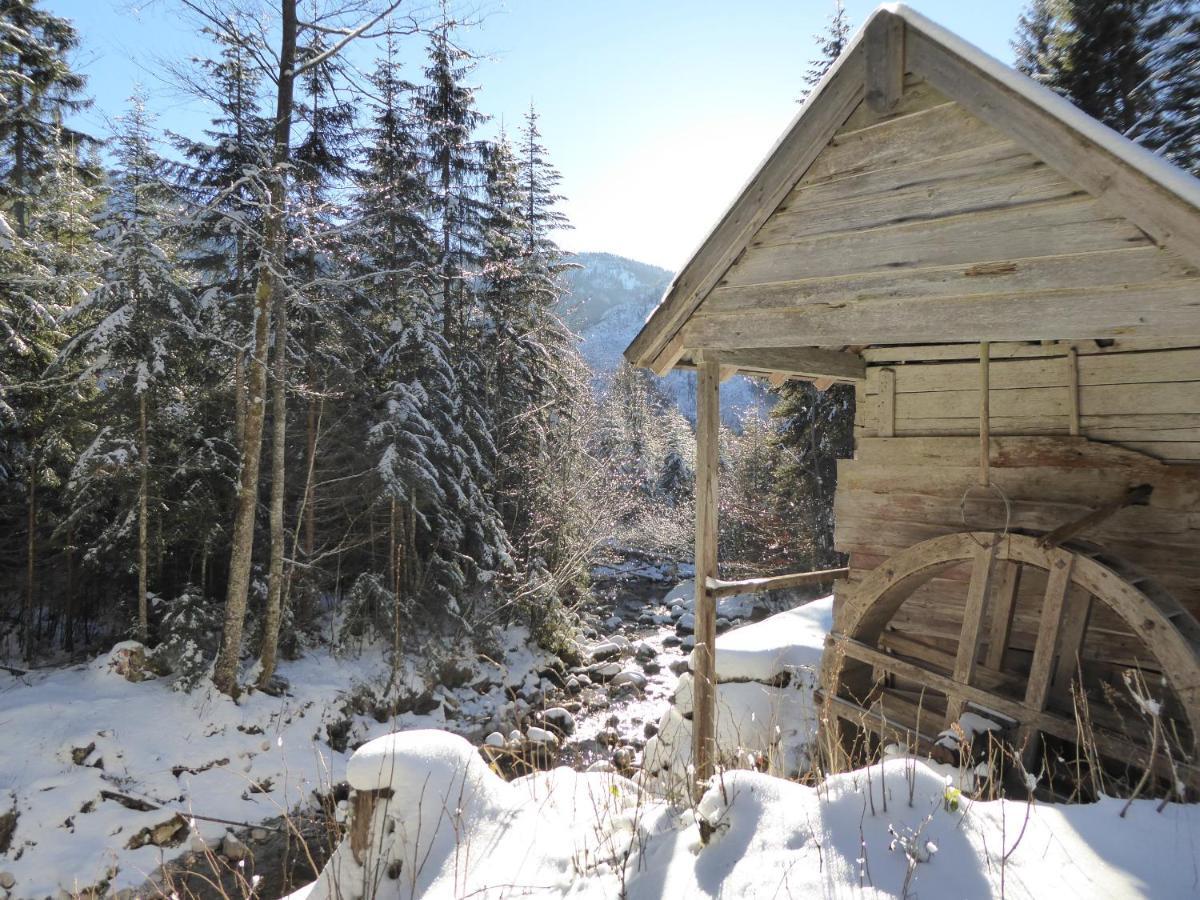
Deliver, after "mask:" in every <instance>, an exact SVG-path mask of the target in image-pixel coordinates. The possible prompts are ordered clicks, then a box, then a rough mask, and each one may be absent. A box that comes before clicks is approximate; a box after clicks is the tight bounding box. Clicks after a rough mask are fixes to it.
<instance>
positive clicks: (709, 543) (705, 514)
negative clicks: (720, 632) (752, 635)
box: [692, 356, 721, 790]
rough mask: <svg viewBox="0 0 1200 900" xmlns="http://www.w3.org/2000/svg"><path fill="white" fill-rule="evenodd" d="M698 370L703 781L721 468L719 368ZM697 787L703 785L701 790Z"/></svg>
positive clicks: (711, 720) (707, 365) (712, 756)
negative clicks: (711, 586)
mask: <svg viewBox="0 0 1200 900" xmlns="http://www.w3.org/2000/svg"><path fill="white" fill-rule="evenodd" d="M697 362H698V366H697V374H696V625H695V629H696V648H695V656H694V666H693V686H694V704H693V728H692V759H693V760H694V761H695V765H696V781H697V782H698V783H699V784H704V783H706V782H707V781H708V779H709V778H710V777H711V776H712V774H713V772H714V766H715V763H716V703H715V699H716V698H715V690H716V658H715V649H716V648H715V640H716V602H715V600H714V598H713V595H712V592H711V591H709V590H708V588H707V586H706V584H707V580H708V579H709V578H716V577H717V528H718V522H717V508H718V507H717V502H718V497H717V471H718V463H719V460H718V443H717V442H718V440H719V437H720V424H721V421H720V385H721V367H720V364H719V363H718V362H716V361H713V360H707V359H704V358H703V356H702V357H701V359H700V360H698V361H697ZM697 790H699V789H697Z"/></svg>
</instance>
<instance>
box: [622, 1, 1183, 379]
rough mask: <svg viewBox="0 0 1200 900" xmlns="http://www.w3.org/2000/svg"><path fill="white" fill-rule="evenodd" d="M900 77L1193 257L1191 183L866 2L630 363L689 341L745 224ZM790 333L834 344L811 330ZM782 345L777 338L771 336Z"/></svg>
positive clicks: (675, 285) (743, 239)
mask: <svg viewBox="0 0 1200 900" xmlns="http://www.w3.org/2000/svg"><path fill="white" fill-rule="evenodd" d="M906 75H907V76H908V77H909V78H917V79H919V80H921V81H923V82H925V83H927V84H928V85H930V86H931V89H933V90H936V92H937V93H938V95H939V96H941V97H943V98H944V99H948V100H950V101H953V102H954V103H957V104H958V105H959V106H960V107H961V108H962V109H963V110H965V111H966V112H967V113H969V114H971V115H972V116H974V117H977V118H978V119H979V120H982V122H983V123H986V126H987V127H989V128H991V129H995V130H996V131H997V132H1000V133H1001V134H1002V135H1004V136H1005V137H1006V138H1007V139H1011V140H1012V141H1013V142H1014V143H1016V144H1018V145H1020V147H1021V149H1022V150H1023V151H1027V152H1028V153H1029V154H1031V155H1032V156H1033V157H1037V158H1038V159H1040V160H1041V161H1043V162H1044V163H1045V164H1046V165H1047V166H1048V167H1050V169H1052V170H1054V171H1055V172H1057V173H1058V174H1060V175H1061V176H1063V178H1065V179H1069V180H1070V182H1071V183H1072V185H1075V186H1077V187H1078V188H1079V189H1081V190H1082V191H1083V192H1086V194H1087V195H1090V196H1091V197H1092V198H1094V199H1095V200H1096V202H1097V203H1098V204H1099V205H1100V206H1101V207H1103V208H1104V210H1105V211H1106V214H1109V215H1112V216H1119V217H1122V218H1124V219H1125V220H1128V222H1130V223H1132V224H1133V225H1134V226H1136V228H1137V229H1140V231H1141V232H1142V233H1144V235H1145V236H1147V237H1148V242H1151V241H1152V242H1153V244H1156V245H1157V246H1158V247H1160V248H1165V249H1166V250H1168V251H1170V256H1171V259H1172V260H1177V261H1178V262H1179V263H1181V264H1183V266H1185V267H1186V266H1200V181H1198V180H1197V179H1196V178H1193V177H1192V176H1191V175H1189V174H1187V173H1185V172H1183V171H1182V170H1180V169H1178V168H1176V167H1175V166H1173V165H1171V164H1170V163H1168V162H1167V161H1165V160H1164V159H1162V158H1161V157H1159V156H1156V155H1154V154H1153V153H1151V152H1149V151H1148V150H1146V149H1145V148H1143V147H1141V146H1139V145H1137V144H1135V143H1133V142H1132V141H1130V140H1128V139H1126V138H1125V137H1123V136H1121V135H1120V134H1118V133H1116V132H1115V131H1113V130H1112V129H1110V128H1108V127H1106V126H1105V125H1103V124H1101V123H1100V122H1098V121H1096V120H1094V119H1092V118H1091V117H1090V116H1088V115H1086V114H1085V113H1083V112H1082V111H1081V110H1079V109H1078V108H1076V107H1075V106H1073V105H1072V104H1071V103H1069V102H1068V101H1066V100H1065V99H1063V98H1062V97H1060V96H1058V95H1057V94H1055V93H1054V92H1053V91H1051V90H1049V89H1047V88H1046V87H1044V86H1042V85H1040V84H1038V83H1037V82H1035V81H1034V80H1032V79H1031V78H1029V77H1027V76H1025V75H1023V74H1021V73H1019V72H1017V71H1015V70H1013V69H1011V68H1009V67H1008V66H1006V65H1004V64H1003V63H1001V62H999V61H998V60H996V59H994V58H993V57H991V56H988V55H987V54H986V53H984V52H983V51H981V50H979V49H978V48H976V47H974V46H972V45H971V44H969V43H967V42H966V41H964V40H962V39H961V38H959V37H957V36H956V35H954V34H951V33H950V32H948V31H946V30H945V29H944V28H941V27H940V26H938V25H936V24H935V23H933V22H931V21H929V20H928V19H926V18H925V17H924V16H922V15H920V14H919V13H917V12H915V11H913V10H911V9H909V8H908V7H906V6H903V5H901V4H888V5H886V6H882V7H880V8H879V9H877V10H876V11H875V12H874V13H873V14H872V15H871V16H870V18H869V19H868V20H867V22H866V24H865V25H864V26H863V28H862V29H861V30H860V31H859V32H858V34H857V35H855V37H854V39H853V40H852V41H851V43H850V44H849V46H848V47H847V49H846V51H845V52H844V53H843V54H842V56H841V57H840V58H839V59H838V60H837V62H836V63H835V64H834V65H833V66H832V67H831V69H830V70H829V72H828V73H827V74H826V76H825V78H824V79H823V80H822V81H821V83H820V84H819V85H818V86H817V88H816V89H815V90H814V91H813V92H812V94H811V95H810V97H809V98H808V100H807V102H806V103H805V104H804V106H803V107H802V108H801V110H800V112H799V113H798V114H797V116H796V118H795V119H794V120H793V121H792V123H791V125H790V126H789V127H788V129H787V130H786V131H785V132H784V134H783V136H782V137H781V138H780V140H779V141H778V142H777V143H776V145H775V146H774V147H773V148H772V150H771V151H770V153H769V154H768V155H767V157H766V158H765V160H764V161H763V163H762V164H761V165H760V166H759V168H758V170H757V171H756V172H755V173H754V175H753V176H752V177H751V179H750V180H749V182H747V184H746V186H745V188H744V189H743V190H742V192H741V193H740V194H739V196H738V197H737V198H736V200H735V201H734V203H733V204H732V205H731V206H730V208H729V209H728V211H727V212H726V213H725V214H724V216H722V218H721V219H720V220H719V221H718V222H717V224H716V226H715V227H714V228H713V230H712V231H711V232H710V233H709V234H708V236H707V237H706V238H705V239H704V241H703V242H702V243H701V245H700V247H699V248H698V249H697V250H696V252H695V253H694V254H693V255H692V257H691V259H690V260H689V262H688V263H687V265H685V266H684V268H683V269H682V270H681V271H680V272H679V274H678V275H677V276H676V278H675V279H674V281H673V282H672V284H671V285H670V287H669V288H668V289H667V292H666V294H665V295H664V297H663V299H662V301H661V303H660V304H659V306H658V307H657V308H656V309H655V310H654V312H653V313H652V314H651V315H650V317H649V318H648V319H647V321H646V324H645V325H644V326H643V328H642V330H641V332H640V333H639V334H638V335H637V337H636V338H634V340H633V341H632V342H631V343H630V345H629V347H628V348H627V349H626V351H625V356H626V358H627V359H628V360H629V362H631V363H633V364H635V365H640V366H648V367H650V368H653V369H654V370H655V371H658V372H664V371H666V370H668V369H670V368H671V367H672V366H673V365H674V364H675V363H676V362H678V361H679V359H680V357H681V356H682V355H683V354H684V353H685V352H688V351H689V349H690V348H689V346H688V337H687V336H686V335H685V334H684V333H683V332H682V331H681V329H683V327H684V326H685V324H687V323H688V320H689V318H690V317H691V316H692V314H693V313H694V312H695V311H696V309H697V307H698V306H700V304H701V303H703V302H704V301H705V300H706V298H708V297H709V295H710V294H711V293H712V291H713V289H714V288H715V287H717V286H718V285H719V284H720V283H721V281H722V279H723V278H725V277H726V274H727V273H728V272H729V270H730V268H731V266H734V265H735V263H737V262H738V261H739V259H740V258H742V257H743V255H744V254H745V253H746V251H747V248H749V247H750V246H751V243H752V241H753V240H754V239H755V236H756V234H758V233H759V231H760V229H762V228H763V226H764V225H765V224H767V222H768V220H769V219H771V217H772V215H773V214H774V213H775V212H776V211H777V210H778V209H779V208H780V206H781V204H782V203H783V202H784V201H785V200H786V199H787V198H788V197H789V195H790V194H791V193H792V191H793V189H795V188H796V186H797V184H798V182H800V180H801V179H802V178H804V177H805V174H806V172H808V171H809V169H810V167H811V166H812V165H813V163H814V161H816V160H817V159H818V157H819V156H820V155H821V153H822V152H823V151H824V150H825V149H826V147H827V146H828V145H829V143H830V140H831V139H832V138H834V136H835V135H836V134H837V133H838V131H839V129H841V128H842V127H843V126H844V125H845V123H846V122H847V120H848V119H850V117H851V115H852V114H855V111H856V110H858V109H860V108H862V107H864V106H865V107H869V108H870V110H872V111H873V112H874V113H875V114H877V115H878V118H879V120H880V121H884V120H886V118H887V115H888V112H889V110H890V109H892V108H894V107H895V106H896V104H897V103H898V101H899V100H900V98H901V96H902V95H903V94H904V92H905V89H906V88H905V85H906V81H905V79H906ZM793 214H794V213H793ZM1193 274H1194V273H1193ZM1192 305H1193V306H1195V304H1192ZM1172 315H1173V316H1174V318H1171V319H1170V320H1169V321H1170V323H1172V324H1168V319H1166V318H1164V319H1163V320H1161V322H1159V323H1157V324H1155V323H1150V325H1149V326H1148V327H1149V328H1154V327H1157V328H1160V329H1163V330H1164V331H1165V330H1166V329H1168V328H1173V329H1176V330H1177V329H1178V327H1179V321H1180V318H1179V316H1180V310H1179V308H1178V307H1176V308H1173V309H1172ZM1184 315H1186V310H1185V311H1184ZM1187 321H1189V322H1190V319H1187ZM1196 323H1197V324H1196V328H1195V329H1194V331H1195V333H1196V335H1197V336H1200V311H1197V312H1196ZM1118 326H1120V328H1125V327H1127V326H1128V323H1124V322H1123V323H1116V322H1114V323H1113V328H1112V330H1113V333H1117V330H1118ZM1120 333H1125V331H1120ZM1143 333H1147V334H1149V333H1152V332H1151V331H1150V330H1146V331H1144V332H1143ZM1099 334H1100V332H1097V335H1095V336H1099ZM1083 336H1084V335H1080V337H1083ZM1089 336H1090V335H1089ZM1028 337H1029V338H1040V337H1046V338H1048V337H1063V335H1028ZM959 339H961V338H959ZM928 340H931V341H937V340H938V337H937V336H936V335H930V336H929V337H928ZM871 342H872V341H871V340H864V341H857V340H853V341H851V340H848V341H846V342H844V343H871ZM901 342H902V341H901ZM727 343H728V342H727ZM792 343H801V344H812V345H815V346H825V347H829V346H837V345H838V342H836V341H822V340H818V339H813V340H797V341H793V342H792ZM789 345H790V344H788V343H786V342H784V341H779V342H777V343H776V344H775V346H789ZM697 346H698V345H697ZM729 346H733V345H732V344H729ZM750 346H758V345H756V344H751V345H750Z"/></svg>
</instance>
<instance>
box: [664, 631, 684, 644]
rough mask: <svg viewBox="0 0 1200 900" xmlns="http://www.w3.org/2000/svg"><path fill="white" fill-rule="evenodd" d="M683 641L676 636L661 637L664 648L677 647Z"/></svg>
mask: <svg viewBox="0 0 1200 900" xmlns="http://www.w3.org/2000/svg"><path fill="white" fill-rule="evenodd" d="M682 640H683V639H682V638H681V637H680V636H679V635H677V634H668V635H664V636H663V646H664V647H678V646H679V644H680V643H681V641H682Z"/></svg>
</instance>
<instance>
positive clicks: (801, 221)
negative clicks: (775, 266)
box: [755, 156, 1084, 245]
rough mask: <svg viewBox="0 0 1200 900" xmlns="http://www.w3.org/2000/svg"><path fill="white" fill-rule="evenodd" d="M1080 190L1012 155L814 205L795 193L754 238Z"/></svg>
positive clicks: (915, 218)
mask: <svg viewBox="0 0 1200 900" xmlns="http://www.w3.org/2000/svg"><path fill="white" fill-rule="evenodd" d="M837 183H838V184H843V183H844V182H837ZM1082 196H1084V194H1083V192H1082V191H1080V190H1079V188H1078V187H1076V186H1075V185H1073V184H1071V183H1070V182H1068V181H1067V180H1066V179H1064V178H1063V177H1062V176H1061V175H1059V174H1058V173H1057V172H1055V171H1054V170H1053V169H1050V168H1049V167H1047V166H1046V165H1045V164H1044V163H1042V162H1041V161H1040V160H1038V159H1036V158H1035V157H1033V156H1026V157H1024V158H1020V157H1018V158H1015V159H1013V160H1011V161H1010V164H1009V165H1008V166H1007V167H1006V168H1005V170H1004V171H1001V172H995V171H984V172H976V173H975V174H974V175H973V176H970V177H964V178H959V179H957V180H953V181H951V180H948V179H945V178H942V179H941V180H939V181H938V182H937V183H935V184H929V183H926V184H921V185H918V186H916V187H912V188H908V189H904V190H892V191H889V192H887V193H885V194H867V195H857V196H854V197H851V198H848V199H846V200H844V201H839V202H827V203H824V204H822V205H819V206H818V205H812V204H810V203H808V202H805V201H806V198H805V196H804V194H803V193H797V194H796V195H794V197H793V199H791V200H789V202H788V203H787V204H786V205H785V206H783V207H781V208H780V209H779V211H777V212H776V214H775V215H774V216H772V217H771V218H770V219H769V220H768V221H767V223H766V224H765V225H763V227H762V228H761V229H760V230H759V232H758V234H757V235H755V244H756V245H759V244H761V245H770V244H778V243H789V242H792V241H795V240H797V239H798V238H803V237H810V236H814V235H821V234H833V233H841V232H847V231H859V230H864V229H868V228H882V227H885V226H890V225H909V224H913V223H916V222H926V221H932V220H937V219H942V218H945V217H947V216H952V215H969V214H973V213H985V212H991V211H993V210H997V209H1005V208H1012V207H1020V206H1024V205H1027V204H1030V203H1039V202H1045V201H1048V200H1065V199H1069V198H1073V197H1082Z"/></svg>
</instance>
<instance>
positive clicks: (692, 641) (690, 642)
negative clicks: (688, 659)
mask: <svg viewBox="0 0 1200 900" xmlns="http://www.w3.org/2000/svg"><path fill="white" fill-rule="evenodd" d="M679 646H680V647H681V648H682V649H684V650H686V651H687V652H688V653H691V652H692V651H693V650H695V649H696V638H695V636H694V635H691V634H689V635H688V636H687V637H685V638H684V639H683V640H681V641H680V642H679Z"/></svg>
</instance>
